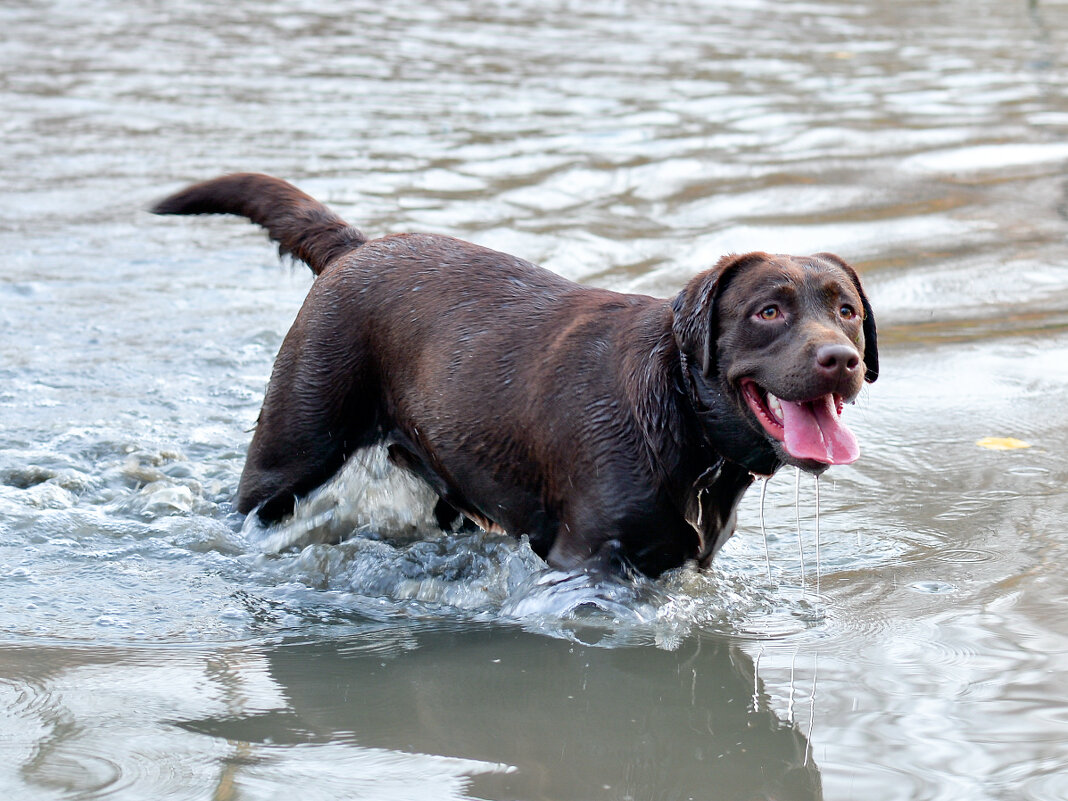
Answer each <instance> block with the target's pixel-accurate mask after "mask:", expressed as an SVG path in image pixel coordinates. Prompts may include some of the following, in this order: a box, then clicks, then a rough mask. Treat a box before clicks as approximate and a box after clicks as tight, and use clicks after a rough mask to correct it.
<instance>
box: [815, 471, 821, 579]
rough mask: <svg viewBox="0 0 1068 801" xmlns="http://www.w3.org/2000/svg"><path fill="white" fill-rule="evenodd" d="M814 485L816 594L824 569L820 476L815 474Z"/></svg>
mask: <svg viewBox="0 0 1068 801" xmlns="http://www.w3.org/2000/svg"><path fill="white" fill-rule="evenodd" d="M814 486H815V488H816V595H819V594H820V574H821V573H822V572H823V571H822V565H821V563H820V477H819V476H815V482H814Z"/></svg>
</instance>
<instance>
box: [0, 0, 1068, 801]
mask: <svg viewBox="0 0 1068 801" xmlns="http://www.w3.org/2000/svg"><path fill="white" fill-rule="evenodd" d="M1066 53H1068V4H1066V3H1064V2H1047V0H1036V2H1031V3H1028V2H1026V0H1012V1H1011V2H1006V1H1005V0H997V1H996V2H995V1H994V0H945V1H944V2H937V3H931V2H927V0H924V2H918V1H914V0H906V2H899V3H892V4H891V3H879V2H876V0H866V2H844V1H843V2H836V1H834V0H822V1H820V2H804V3H801V2H797V3H794V2H770V1H768V2H762V1H761V0H731V1H730V2H717V3H671V2H640V1H639V2H623V0H605V1H604V2H598V0H591V2H582V3H578V2H533V1H530V2H509V3H504V2H471V3H465V2H433V3H415V2H408V0H396V1H395V2H392V3H365V2H345V3H342V2H332V1H331V0H318V2H315V3H309V2H302V0H283V1H282V2H270V3H268V2H249V3H217V2H211V0H200V1H198V0H178V2H168V3H138V4H134V3H121V2H114V3H105V4H92V3H88V4H87V3H75V2H70V1H69V0H56V2H20V3H8V4H7V5H5V6H4V7H3V8H0V108H2V109H3V113H2V115H0V186H2V189H0V627H2V630H3V636H2V639H0V789H2V790H3V791H4V792H5V793H6V795H7V796H8V797H11V798H20V799H21V798H32V799H59V798H108V799H142V798H160V797H175V798H205V799H208V798H211V799H271V798H292V797H300V798H310V799H319V798H321V799H350V798H367V799H424V798H426V799H448V798H457V799H459V798H485V799H602V798H603V799H636V800H637V801H640V800H641V799H752V798H769V799H787V798H798V799H815V798H828V799H832V798H833V799H864V800H865V801H870V800H871V799H880V800H881V799H962V800H964V799H967V800H968V801H974V800H975V799H1062V798H1065V797H1066V796H1068V623H1066V622H1065V620H1066V616H1065V606H1066V602H1068V579H1066V577H1065V571H1064V567H1063V566H1064V564H1065V563H1066V562H1068V533H1066V520H1068V493H1066V492H1065V490H1064V487H1065V483H1066V479H1068V459H1066V457H1065V455H1064V454H1065V450H1066V446H1068V420H1066V419H1065V416H1064V414H1063V408H1062V407H1063V399H1064V398H1065V397H1066V394H1068V95H1066V87H1068V56H1066ZM234 170H258V171H265V172H270V173H273V174H276V175H280V176H282V177H285V178H289V179H291V180H294V181H295V182H297V183H298V184H299V185H300V186H301V187H302V188H304V189H306V190H307V191H309V192H311V193H312V194H315V195H316V196H318V197H320V198H322V199H324V200H327V201H328V202H330V203H331V205H333V206H334V207H335V208H336V209H337V210H338V211H340V212H341V213H342V214H343V215H344V216H346V217H347V218H348V219H350V220H351V221H352V222H354V223H357V224H359V225H360V226H361V227H362V228H363V229H364V230H365V231H366V232H367V233H368V234H371V235H380V234H383V233H388V232H395V231H403V230H431V231H438V232H443V233H449V234H455V235H458V236H462V237H464V238H467V239H471V240H474V241H477V242H479V243H482V244H486V245H489V246H491V247H496V248H499V249H502V250H506V251H508V252H511V253H515V254H517V255H520V256H523V257H525V258H528V259H531V260H533V261H537V262H540V263H542V264H544V265H546V266H548V267H550V268H552V269H554V270H556V271H558V272H560V273H562V274H564V275H567V276H569V277H572V278H576V279H579V280H583V281H587V282H590V283H595V284H599V285H602V286H609V287H613V288H623V289H631V290H638V291H643V292H652V293H657V294H663V295H668V294H672V293H674V292H676V291H677V290H678V288H679V287H680V286H681V285H682V284H683V283H684V282H685V280H686V279H687V277H688V276H690V275H691V274H692V273H693V272H695V271H696V270H698V269H701V268H703V267H705V266H707V265H708V264H710V263H711V262H712V261H714V260H715V259H717V258H718V257H719V256H720V255H722V254H723V253H725V252H729V251H744V250H749V249H764V250H771V251H784V252H801V253H809V252H814V251H819V250H831V251H835V252H837V253H839V254H841V255H842V256H844V257H845V258H846V259H848V260H849V261H851V262H853V263H854V264H856V265H857V266H858V268H859V269H860V270H861V271H862V272H863V274H864V280H865V282H866V284H867V286H868V287H869V294H870V295H871V298H872V302H873V304H874V306H875V309H876V314H877V317H878V321H879V325H880V342H881V344H882V361H883V375H882V378H881V379H880V380H879V382H878V383H876V384H874V385H873V386H872V387H871V388H870V389H869V390H867V391H866V392H865V394H864V395H863V396H862V397H861V399H860V402H859V403H858V404H857V405H856V406H855V407H853V408H850V409H848V410H847V412H846V414H847V415H848V418H849V419H850V420H851V422H852V426H853V428H854V430H855V431H856V432H857V433H858V435H859V436H860V439H861V442H862V447H863V450H864V455H863V456H862V458H861V461H860V462H858V463H857V464H856V465H855V466H853V467H849V468H834V469H833V470H831V471H830V472H829V473H828V474H827V475H826V476H825V477H824V478H823V479H821V481H820V485H819V510H820V514H819V521H818V529H817V521H816V518H815V511H816V491H815V486H814V483H813V479H812V478H811V477H809V476H802V477H801V480H800V482H799V488H798V491H797V493H796V502H795V483H794V482H795V478H794V474H793V473H792V472H791V471H788V470H787V471H784V472H783V473H782V474H781V475H779V476H777V477H776V478H775V479H774V480H773V481H772V482H771V483H770V485H769V486H768V488H767V496H766V499H765V503H764V510H763V518H764V521H765V528H766V533H767V559H766V557H765V545H764V538H763V536H762V532H761V523H760V521H761V509H760V492H759V488H755V489H754V490H753V491H751V492H750V494H749V496H748V497H747V498H746V501H745V503H744V506H743V509H742V510H741V528H740V533H739V536H737V537H735V538H734V539H733V540H732V541H731V542H730V543H729V544H728V546H727V547H726V549H725V551H724V553H723V555H722V556H721V558H719V559H717V561H716V563H715V564H714V565H713V567H712V568H711V569H710V570H709V571H707V572H706V573H703V574H701V573H697V572H695V571H692V570H681V571H678V572H676V573H674V574H672V575H668V576H665V577H664V578H662V579H661V580H659V581H657V582H640V583H637V584H633V585H625V584H620V585H596V584H594V583H591V582H590V581H589V580H587V579H585V578H584V577H575V576H564V575H560V574H555V573H552V572H551V571H548V570H546V569H545V566H544V565H543V564H541V563H540V562H539V561H538V559H537V558H536V557H535V556H534V555H533V554H532V553H531V552H530V551H529V549H527V548H526V547H525V546H524V545H523V544H521V543H516V542H514V541H512V540H509V539H507V538H504V537H497V536H491V535H477V536H476V535H470V536H465V537H446V536H443V535H440V534H436V533H434V532H433V531H432V530H431V529H430V528H429V527H428V526H427V523H426V518H425V515H426V509H425V505H424V500H425V499H424V498H423V496H422V493H421V492H420V491H419V489H418V488H417V487H412V486H409V485H407V484H404V483H401V484H396V483H390V481H389V480H386V479H382V480H379V479H380V476H379V472H380V471H379V465H378V463H376V462H374V461H371V462H370V463H369V465H366V466H365V470H364V472H363V473H358V472H353V473H350V474H348V475H346V476H345V477H343V478H342V479H341V480H340V481H339V482H338V483H337V484H336V485H335V486H334V487H333V488H332V489H331V490H330V491H328V492H327V493H326V494H324V496H322V497H320V498H319V499H318V500H317V501H315V502H313V503H312V504H309V505H308V506H307V507H306V508H305V509H304V510H302V512H301V514H300V515H298V517H297V519H296V520H294V521H293V522H292V523H290V524H289V525H288V526H286V527H284V528H281V529H274V530H271V531H263V530H261V529H258V528H256V527H254V526H251V525H243V521H242V520H241V518H240V517H239V516H237V515H235V514H234V513H233V511H232V509H231V507H230V500H231V498H232V495H233V493H234V490H235V488H236V484H237V479H238V476H239V473H240V469H241V465H242V461H243V453H244V449H245V447H246V445H247V441H248V437H249V434H248V433H247V432H248V429H249V428H250V427H251V425H252V423H253V422H254V420H255V416H256V412H257V410H258V407H259V403H260V400H261V397H262V391H263V387H264V384H265V382H266V378H267V376H268V373H269V370H270V366H271V362H272V359H273V356H274V353H275V351H276V349H277V347H278V345H279V343H280V341H281V337H282V336H283V335H284V333H285V331H286V330H287V328H288V326H289V324H290V322H291V320H292V317H293V315H294V313H295V311H296V309H297V307H298V306H299V304H300V302H301V300H302V299H303V296H304V293H305V292H306V290H307V287H308V286H309V284H310V276H309V275H307V274H306V273H305V272H304V271H302V270H303V268H301V269H296V270H290V269H287V268H285V267H279V266H278V264H277V260H276V259H275V257H274V254H273V250H272V248H271V247H270V246H269V245H268V244H266V242H265V240H264V238H263V236H262V234H260V233H259V232H258V231H257V230H255V229H254V228H253V227H251V226H247V225H243V224H241V223H240V222H239V221H235V220H232V219H229V220H226V219H198V220H174V219H160V218H153V217H152V216H150V215H149V214H147V213H146V212H145V211H144V209H145V207H146V206H147V205H148V204H149V203H150V202H151V201H152V200H154V199H156V198H158V197H160V196H161V195H163V194H165V193H166V192H168V191H170V190H173V189H175V188H177V187H178V186H179V185H181V184H183V183H185V182H187V181H191V180H196V179H201V178H206V177H211V176H213V175H216V174H219V173H223V172H227V171H234ZM991 438H993V439H991ZM1008 438H1013V439H1008ZM1005 445H1008V446H1010V447H1008V448H1007V449H997V448H998V447H999V446H1005ZM1022 445H1027V446H1028V447H1022ZM817 530H818V532H819V559H818V567H819V573H818V582H819V585H818V586H819V591H818V593H817V583H816V582H817V558H816V546H817V542H816V534H817ZM799 534H800V538H801V545H802V547H803V549H804V556H805V572H804V574H802V572H801V565H800V556H801V553H800V552H799V545H798V537H799ZM337 535H345V536H348V539H346V541H344V542H343V543H341V544H332V541H333V538H334V537H336V536H337Z"/></svg>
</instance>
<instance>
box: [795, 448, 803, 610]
mask: <svg viewBox="0 0 1068 801" xmlns="http://www.w3.org/2000/svg"><path fill="white" fill-rule="evenodd" d="M794 517H795V518H796V519H797V552H798V554H799V555H800V557H801V595H802V596H804V594H805V543H804V541H803V540H802V539H801V468H800V467H795V468H794Z"/></svg>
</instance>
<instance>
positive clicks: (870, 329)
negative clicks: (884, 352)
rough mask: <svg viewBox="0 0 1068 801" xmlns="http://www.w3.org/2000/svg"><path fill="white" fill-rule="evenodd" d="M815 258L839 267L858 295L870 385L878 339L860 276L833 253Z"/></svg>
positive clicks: (876, 361)
mask: <svg viewBox="0 0 1068 801" xmlns="http://www.w3.org/2000/svg"><path fill="white" fill-rule="evenodd" d="M816 258H817V259H823V260H824V261H829V262H831V263H832V264H834V265H835V266H837V267H840V268H841V269H842V271H843V272H845V274H846V275H848V276H849V279H850V280H851V281H852V282H853V286H854V287H855V288H856V290H857V293H858V294H859V295H860V305H861V307H862V308H863V310H864V328H863V330H864V380H865V381H867V382H868V383H869V384H870V383H871V382H872V381H874V380H875V379H876V378H878V377H879V338H878V335H877V333H876V330H875V315H874V314H872V310H871V304H870V303H869V302H868V296H867V295H866V294H865V292H864V287H862V286H861V285H860V276H859V275H857V271H856V270H854V269H853V268H852V267H850V266H849V265H848V264H846V263H845V262H844V261H843V260H842V259H841V258H839V257H838V256H835V255H834V254H833V253H817V254H816Z"/></svg>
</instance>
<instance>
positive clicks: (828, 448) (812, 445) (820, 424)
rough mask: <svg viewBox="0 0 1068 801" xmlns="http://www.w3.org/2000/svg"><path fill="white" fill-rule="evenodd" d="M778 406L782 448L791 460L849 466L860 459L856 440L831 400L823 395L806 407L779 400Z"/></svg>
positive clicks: (808, 402) (801, 404)
mask: <svg viewBox="0 0 1068 801" xmlns="http://www.w3.org/2000/svg"><path fill="white" fill-rule="evenodd" d="M780 403H781V404H782V417H783V428H784V429H785V435H784V436H783V444H784V445H785V446H786V452H787V453H789V454H790V455H791V456H793V457H794V458H796V459H811V460H812V461H815V462H823V463H824V464H851V463H852V462H855V461H856V460H857V458H858V457H859V456H860V446H859V445H857V438H856V437H854V436H853V432H852V431H850V430H849V429H848V428H846V427H845V426H844V425H842V423H841V422H840V421H839V419H838V413H837V411H836V410H835V403H834V397H833V396H831V395H825V396H823V397H822V398H817V399H816V400H814V401H806V402H805V403H793V402H791V401H786V400H781V399H780Z"/></svg>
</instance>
